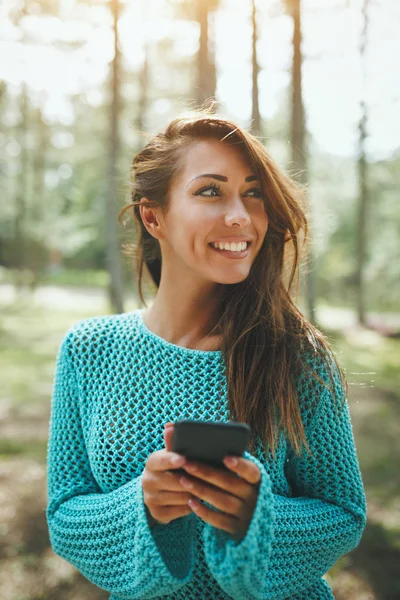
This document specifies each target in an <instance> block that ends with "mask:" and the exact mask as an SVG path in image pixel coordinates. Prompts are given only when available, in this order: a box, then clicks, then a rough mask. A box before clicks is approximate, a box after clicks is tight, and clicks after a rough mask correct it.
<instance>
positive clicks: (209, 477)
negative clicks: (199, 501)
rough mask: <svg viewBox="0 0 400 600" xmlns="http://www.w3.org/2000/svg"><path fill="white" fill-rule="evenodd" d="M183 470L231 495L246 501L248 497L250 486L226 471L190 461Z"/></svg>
mask: <svg viewBox="0 0 400 600" xmlns="http://www.w3.org/2000/svg"><path fill="white" fill-rule="evenodd" d="M182 470H184V471H186V472H187V473H188V474H189V475H192V476H193V477H195V478H198V479H202V480H204V481H207V482H208V483H210V484H212V485H213V486H215V487H216V488H220V489H222V490H224V491H225V492H228V493H229V494H232V495H234V496H237V497H238V498H240V499H241V500H244V499H245V498H246V497H247V495H248V484H247V483H246V481H244V480H243V479H242V478H241V477H240V476H238V475H236V474H235V473H231V472H230V471H229V470H226V469H224V470H223V469H219V468H217V467H211V466H210V465H206V464H205V463H201V462H198V461H194V460H188V461H187V462H186V463H185V464H184V465H183V466H182Z"/></svg>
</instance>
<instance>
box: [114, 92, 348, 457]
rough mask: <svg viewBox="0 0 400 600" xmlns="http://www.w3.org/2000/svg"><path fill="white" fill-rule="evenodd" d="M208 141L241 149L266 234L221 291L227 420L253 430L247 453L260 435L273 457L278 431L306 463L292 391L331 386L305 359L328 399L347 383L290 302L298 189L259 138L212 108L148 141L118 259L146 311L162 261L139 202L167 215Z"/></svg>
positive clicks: (302, 213)
mask: <svg viewBox="0 0 400 600" xmlns="http://www.w3.org/2000/svg"><path fill="white" fill-rule="evenodd" d="M207 138H216V139H218V140H219V141H220V142H221V143H225V144H235V145H239V148H240V149H242V150H243V152H244V156H245V157H247V159H248V160H249V164H251V167H252V168H253V169H254V172H255V174H256V175H257V176H258V178H259V181H260V184H261V189H262V191H263V197H264V202H265V208H266V210H267V214H268V229H267V233H266V235H265V238H264V241H263V244H262V246H261V248H260V250H259V253H258V254H257V256H256V258H255V260H254V262H253V264H252V267H251V269H250V272H249V275H248V276H247V278H246V279H245V280H243V281H241V282H240V283H237V284H226V289H225V290H224V291H225V292H226V293H225V294H224V298H223V302H222V311H221V315H220V318H219V321H218V323H217V328H218V331H220V333H221V334H222V339H223V341H222V346H221V353H222V356H223V358H224V362H225V366H226V380H227V391H228V403H229V404H228V405H229V414H230V419H231V420H236V421H237V422H244V423H247V424H248V425H250V427H251V430H252V436H251V441H250V451H251V452H254V451H255V442H256V435H258V436H259V437H260V440H261V442H262V444H263V446H264V448H265V450H267V449H268V446H269V447H270V449H271V452H272V456H274V454H275V445H276V443H277V436H278V432H279V430H280V429H283V431H284V432H285V434H286V436H287V439H288V440H289V442H290V444H291V445H292V447H293V448H294V450H295V452H296V454H298V455H299V454H300V452H301V444H302V443H304V445H305V447H306V449H307V451H308V452H309V453H310V449H309V446H308V443H307V439H306V435H305V429H304V424H303V419H302V413H301V407H300V402H299V397H298V393H297V385H296V381H297V380H298V377H299V375H300V373H303V374H304V372H307V373H308V374H309V375H307V377H309V376H310V375H311V378H315V379H316V380H318V381H319V382H320V383H322V384H323V385H324V386H325V387H328V386H327V383H326V382H325V381H324V379H321V378H320V377H319V375H318V373H316V372H315V371H313V370H312V369H310V368H309V365H308V363H307V361H306V360H305V355H306V353H307V352H309V351H311V353H312V354H313V355H314V357H315V356H318V357H320V359H322V360H323V361H324V363H326V364H327V365H328V367H329V369H328V372H329V377H330V379H331V383H332V387H331V388H330V389H331V390H333V391H334V390H335V385H334V382H333V376H332V373H334V370H335V368H336V369H337V372H338V373H339V376H340V383H341V388H342V390H343V389H345V392H346V394H347V381H346V378H345V375H344V372H343V370H342V369H341V367H340V364H339V363H338V362H337V360H336V358H335V355H334V353H333V352H332V350H331V348H330V345H329V342H328V341H327V338H326V337H325V335H324V334H323V333H322V332H321V331H319V330H318V328H317V327H315V326H314V325H313V324H312V323H311V322H309V321H308V320H307V319H306V318H305V316H304V315H303V314H302V313H301V312H300V310H299V309H298V308H297V306H296V305H295V303H294V301H293V299H292V285H293V281H294V280H295V281H296V285H297V287H296V294H297V290H298V283H299V276H298V273H299V265H300V261H301V258H302V256H301V248H302V247H303V248H305V250H307V241H308V239H307V234H308V222H307V217H306V208H305V207H306V188H305V186H302V185H301V184H300V183H297V182H296V181H295V180H294V179H292V178H291V177H289V176H288V175H286V174H285V173H284V172H283V171H282V170H281V169H280V168H279V166H278V165H277V164H276V162H274V160H273V159H272V158H271V156H270V155H269V153H268V152H267V150H266V148H265V146H264V145H263V144H262V142H261V141H260V140H259V139H258V138H257V137H255V136H254V135H253V134H251V133H249V132H248V131H246V130H245V129H243V128H241V127H239V126H238V125H237V124H236V123H234V122H232V121H231V120H229V119H227V118H224V117H222V116H221V115H218V114H215V112H214V106H211V107H210V106H207V102H206V103H205V104H203V105H202V107H200V108H199V109H197V110H190V111H188V112H186V113H182V114H181V115H180V116H178V117H177V118H175V119H173V120H172V121H171V122H170V123H169V124H168V125H167V127H166V129H165V132H164V133H158V134H156V135H153V136H152V137H151V139H150V140H149V141H148V143H147V144H146V146H145V147H144V148H143V149H142V150H140V151H139V152H138V153H137V154H136V155H135V156H134V158H133V162H132V173H131V174H132V178H131V182H130V184H131V188H132V189H131V199H132V202H131V203H130V204H128V205H127V206H125V207H124V208H123V209H122V210H121V211H120V213H119V222H120V223H121V218H122V216H123V215H124V213H125V212H126V211H128V210H129V209H132V208H133V215H134V217H135V220H136V223H137V224H138V226H139V235H138V238H136V239H138V243H137V244H132V243H131V244H125V245H124V250H123V252H124V254H125V255H126V256H129V257H132V256H136V259H137V273H138V281H139V294H140V298H141V300H142V302H143V303H144V304H145V305H146V302H145V300H144V297H143V290H142V277H143V269H144V266H146V267H147V270H148V272H149V274H150V276H151V279H152V281H153V282H154V284H155V286H156V287H157V288H158V287H159V284H160V278H161V268H162V256H161V248H160V244H159V242H158V240H157V239H156V238H154V237H153V236H152V235H150V233H149V232H148V231H147V229H146V227H145V226H144V224H143V222H142V219H141V216H140V210H139V205H140V203H141V201H142V203H145V204H146V205H147V206H152V207H159V208H160V209H161V210H162V211H163V212H164V213H165V212H166V211H167V210H168V205H169V190H170V188H171V182H172V180H173V178H174V177H175V176H176V175H177V173H178V172H179V171H180V169H181V168H182V167H183V165H184V160H185V153H186V150H187V148H188V146H190V145H192V144H195V143H196V141H198V140H200V139H202V140H203V139H207ZM302 238H303V239H302ZM327 357H328V359H329V357H330V359H331V360H327ZM320 364H321V363H320ZM317 370H319V369H317ZM328 389H329V388H328ZM335 400H336V395H335Z"/></svg>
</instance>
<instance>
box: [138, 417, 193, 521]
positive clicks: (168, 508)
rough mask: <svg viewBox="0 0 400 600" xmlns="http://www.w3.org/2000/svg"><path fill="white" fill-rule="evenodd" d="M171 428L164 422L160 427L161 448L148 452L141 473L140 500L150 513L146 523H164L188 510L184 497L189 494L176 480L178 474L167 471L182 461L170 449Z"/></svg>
mask: <svg viewBox="0 0 400 600" xmlns="http://www.w3.org/2000/svg"><path fill="white" fill-rule="evenodd" d="M173 430H174V425H173V423H168V424H167V426H166V428H165V429H164V441H165V448H163V449H162V450H157V451H156V452H152V454H150V456H149V457H148V458H147V461H146V465H145V469H144V473H143V478H142V486H143V499H144V503H145V505H146V506H147V509H148V511H149V513H150V525H152V524H154V523H160V524H163V525H166V524H168V523H170V522H171V521H173V520H174V519H178V518H179V517H184V516H186V515H189V514H190V513H192V510H191V509H190V507H189V506H188V500H190V498H193V496H192V494H190V493H189V492H188V491H186V490H185V488H183V487H182V485H181V484H180V483H179V478H180V477H181V476H182V473H179V474H178V473H174V472H169V470H170V469H172V470H173V469H180V468H181V467H182V465H183V464H185V457H184V456H182V455H179V454H176V453H175V452H172V451H171V445H172V434H173ZM176 456H181V457H182V460H181V462H180V463H178V464H174V462H173V459H174V457H176ZM152 520H153V523H152Z"/></svg>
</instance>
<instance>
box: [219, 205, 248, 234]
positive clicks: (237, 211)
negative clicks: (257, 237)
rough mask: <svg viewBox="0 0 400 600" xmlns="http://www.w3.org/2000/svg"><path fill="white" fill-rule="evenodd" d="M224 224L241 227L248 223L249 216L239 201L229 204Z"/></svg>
mask: <svg viewBox="0 0 400 600" xmlns="http://www.w3.org/2000/svg"><path fill="white" fill-rule="evenodd" d="M225 223H226V224H227V225H232V224H234V223H237V224H238V225H241V226H242V227H244V226H246V225H247V224H248V223H250V216H249V213H248V212H247V210H246V208H245V207H244V206H243V203H242V201H241V200H239V201H236V202H233V203H230V205H229V210H228V211H227V213H226V215H225Z"/></svg>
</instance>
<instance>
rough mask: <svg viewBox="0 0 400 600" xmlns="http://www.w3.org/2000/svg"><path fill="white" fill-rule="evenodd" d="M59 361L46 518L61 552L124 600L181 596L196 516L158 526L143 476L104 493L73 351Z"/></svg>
mask: <svg viewBox="0 0 400 600" xmlns="http://www.w3.org/2000/svg"><path fill="white" fill-rule="evenodd" d="M70 338H71V333H69V334H66V336H65V337H64V339H63V341H62V343H61V345H60V348H59V351H58V355H57V361H56V369H55V376H54V382H53V393H52V401H51V416H50V429H49V439H48V447H47V479H48V504H47V508H46V518H47V524H48V530H49V537H50V543H51V546H52V548H53V550H54V552H55V553H56V554H57V555H59V556H61V557H62V558H64V559H65V560H67V561H68V562H69V563H71V564H72V565H74V566H75V567H76V568H77V569H78V570H79V571H80V572H81V573H82V574H83V575H84V576H85V577H86V578H87V579H88V580H89V581H91V582H92V583H94V584H95V585H97V586H99V587H100V588H102V589H104V590H106V591H108V592H111V593H113V594H116V597H118V598H125V599H130V598H132V599H133V598H134V599H140V598H154V597H157V596H160V595H163V594H167V593H173V592H174V591H176V590H178V589H179V588H180V587H182V586H183V585H184V584H186V583H187V582H188V581H189V580H190V579H191V577H192V574H193V568H194V552H195V551H194V532H195V527H196V520H195V517H194V515H188V516H187V517H181V518H179V519H175V520H174V521H171V522H170V523H169V524H166V525H164V524H154V525H152V526H151V527H150V523H149V521H148V518H147V511H146V508H147V507H146V505H145V504H144V500H143V492H142V475H143V473H142V474H141V475H140V476H138V477H136V478H134V479H132V480H131V481H128V482H127V483H125V484H124V485H122V486H121V487H119V488H117V489H115V490H113V491H111V492H109V493H103V492H102V491H101V489H100V487H99V486H98V484H97V482H96V480H95V478H94V476H93V473H92V471H91V467H90V462H89V458H88V454H87V451H86V447H85V441H84V436H83V430H82V423H81V418H80V406H79V394H78V385H77V379H76V374H75V370H74V367H73V362H72V357H71V355H70V347H69V344H70V343H73V342H71V339H70Z"/></svg>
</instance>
